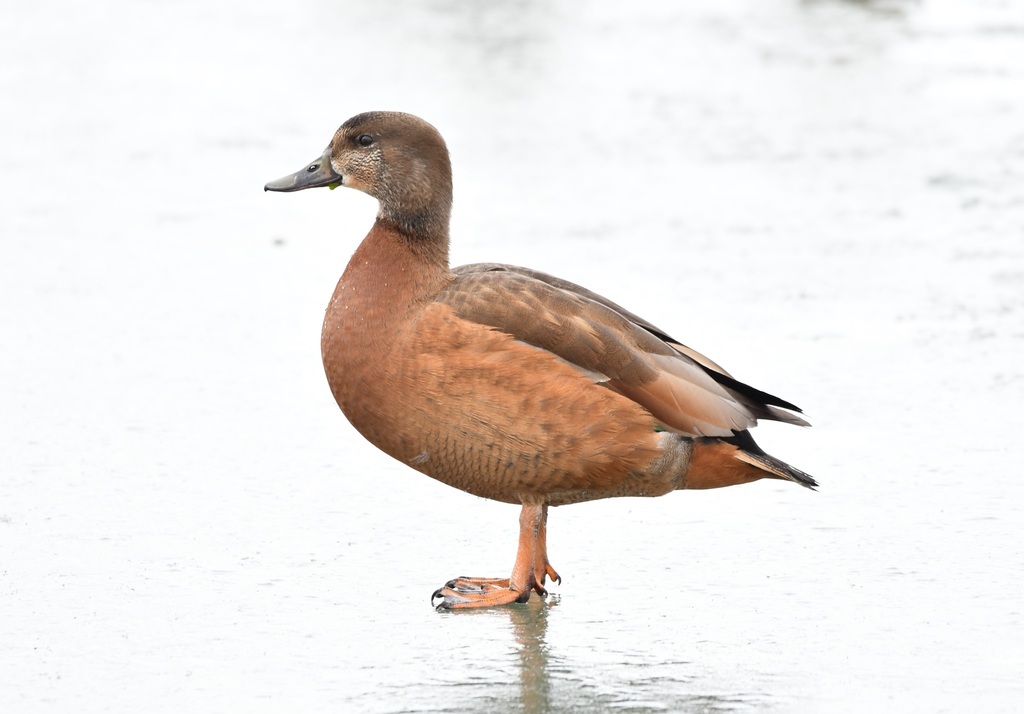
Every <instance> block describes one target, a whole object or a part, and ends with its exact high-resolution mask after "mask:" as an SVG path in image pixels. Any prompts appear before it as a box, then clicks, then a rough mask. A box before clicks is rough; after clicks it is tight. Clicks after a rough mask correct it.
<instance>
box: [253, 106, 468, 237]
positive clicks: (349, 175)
mask: <svg viewBox="0 0 1024 714" xmlns="http://www.w3.org/2000/svg"><path fill="white" fill-rule="evenodd" d="M319 186H327V187H328V188H331V189H334V188H337V187H338V186H348V187H350V188H354V189H358V190H360V191H362V192H364V193H367V194H369V195H371V196H373V197H374V198H376V199H377V200H378V201H379V202H380V211H379V212H378V217H379V218H381V219H384V220H387V221H391V222H393V223H395V224H396V225H397V226H398V227H399V228H400V229H401V230H402V231H403V232H406V233H410V234H413V235H424V236H435V235H443V236H444V237H447V234H448V219H449V216H450V215H451V205H452V169H451V162H450V161H449V159H448V147H447V146H445V143H444V139H442V138H441V134H439V133H438V131H437V129H435V128H434V127H432V126H431V125H430V124H428V123H427V122H425V121H423V120H422V119H420V118H419V117H415V116H413V115H412V114H403V113H401V112H367V113H365V114H359V115H357V116H354V117H352V118H351V119H349V120H348V121H347V122H345V123H344V124H342V125H341V127H340V128H339V129H338V131H336V132H335V134H334V138H333V139H331V143H330V144H328V145H327V149H325V150H324V153H323V155H322V156H320V157H319V158H318V159H316V160H314V161H313V162H312V163H310V164H309V165H308V166H306V167H305V168H302V169H300V170H298V171H296V172H295V173H293V174H290V175H288V176H284V177H283V178H279V179H277V180H276V181H271V182H270V183H268V184H267V185H266V186H264V187H263V188H264V190H265V191H301V190H302V189H305V188H316V187H319Z"/></svg>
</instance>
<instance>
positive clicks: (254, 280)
mask: <svg viewBox="0 0 1024 714" xmlns="http://www.w3.org/2000/svg"><path fill="white" fill-rule="evenodd" d="M0 56H2V62H0V89H2V97H3V110H2V111H0V131H2V138H3V139H2V141H0V169H2V173H0V181H2V183H0V196H2V202H3V209H2V210H0V241H2V242H0V246H2V254H0V305H2V307H0V710H2V711H4V712H22V711H25V712H33V711H54V712H57V711H61V712H67V711H75V712H95V711H146V712H165V711H166V712H182V711H272V712H281V711H308V712H317V711H360V712H404V711H431V712H439V711H472V710H477V711H481V710H487V709H492V710H501V711H516V710H522V711H528V712H541V711H548V710H550V711H580V712H585V711H594V710H600V709H610V710H623V711H632V712H637V711H656V710H667V711H733V710H735V711H764V710H768V711H783V712H788V711H793V712H803V711H807V712H810V711H851V712H863V711H879V710H882V711H885V710H888V711H910V710H913V711H943V710H944V711H965V710H984V711H997V710H1002V711H1013V710H1019V709H1020V708H1021V706H1024V676H1022V673H1024V616H1022V607H1024V605H1022V596H1021V572H1022V567H1024V524H1022V516H1024V513H1022V505H1021V504H1022V496H1024V467H1022V457H1024V447H1022V445H1021V441H1022V438H1021V436H1020V430H1019V425H1018V423H1019V420H1020V413H1021V409H1022V406H1021V404H1022V398H1024V5H1022V4H1021V3H1019V2H1014V1H1012V0H1006V1H1002V2H1001V1H998V0H979V1H976V2H974V1H968V0H962V1H960V2H954V1H953V0H944V1H938V0H935V1H930V0H921V1H920V2H896V1H893V2H839V1H831V2H829V1H824V0H822V1H820V2H797V1H796V0H725V1H723V0H703V1H701V2H678V3H677V2H644V1H636V2H628V3H623V2H583V1H582V0H568V1H566V2H554V1H550V0H549V1H541V0H521V1H519V2H500V3H499V2H482V1H480V2H455V1H454V0H448V1H440V0H429V1H423V0H418V1H415V2H414V1H413V0H407V1H404V2H382V1H379V0H378V1H369V0H364V1H362V2H328V1H327V0H307V1H305V2H294V3H287V2H281V1H280V0H275V1H273V2H270V1H267V0H250V1H248V2H206V1H205V0H204V1H202V2H200V1H198V0H192V1H190V2H173V3H172V2H163V3H161V2H127V1H126V0H110V1H108V2H90V3H72V2H47V1H45V0H43V1H39V2H31V3H28V2H22V3H17V4H15V3H7V4H5V5H4V9H3V10H2V17H0ZM369 109H399V110H405V111H410V112H414V113H416V114H419V115H421V116H423V117H425V118H426V119H428V120H429V121H431V122H432V123H434V124H435V125H436V126H437V127H439V128H440V130H441V131H442V133H443V134H444V135H445V136H446V137H447V139H448V141H449V145H450V148H451V152H452V157H453V161H454V165H455V180H456V207H455V216H454V226H453V235H454V244H453V260H454V261H455V262H457V263H464V262H472V261H480V260H497V261H503V262H512V263H519V264H524V265H529V266H531V267H535V268H539V269H542V270H546V271H549V272H552V273H555V274H558V275H561V276H563V277H565V278H568V279H571V280H575V281H577V282H580V283H583V284H585V285H586V286H588V287H590V288H592V289H594V290H597V291H598V292H601V293H603V294H605V295H607V296H608V297H610V298H612V299H614V300H617V301H619V302H621V303H622V304H624V305H626V306H628V307H630V308H631V309H633V310H635V311H637V312H639V313H641V314H643V315H644V316H645V317H647V318H649V319H650V320H652V321H653V322H655V323H656V324H658V325H661V326H663V327H664V328H665V329H667V330H668V331H670V332H671V333H672V334H673V335H675V336H676V337H677V338H678V339H680V340H682V341H683V342H685V343H687V344H689V345H691V346H693V347H695V348H697V349H699V350H701V351H703V352H705V353H706V354H708V355H709V356H711V357H712V358H713V359H715V360H717V361H720V362H721V363H722V364H723V365H724V366H726V367H727V368H728V369H730V370H731V371H732V372H733V373H734V374H735V375H737V376H738V377H739V378H741V379H743V380H746V381H749V382H750V383H752V384H754V385H756V386H758V387H760V388H763V389H766V390H768V391H771V392H773V393H776V394H779V395H781V396H783V397H785V398H787V399H790V400H793V401H794V402H796V403H797V404H800V405H801V406H803V407H804V408H805V409H806V410H807V412H808V414H809V416H810V418H811V419H812V421H813V422H814V424H815V426H814V428H813V429H810V430H800V429H794V428H791V427H783V426H779V425H764V426H763V427H762V428H759V429H758V430H757V437H758V439H759V440H760V442H761V443H762V444H763V445H764V446H765V447H766V448H768V450H769V451H771V452H772V453H774V454H776V455H778V456H780V457H781V458H784V459H786V460H788V461H790V462H792V463H793V464H795V465H797V466H799V467H800V468H803V469H806V470H807V471H809V472H811V473H813V474H814V475H815V476H817V477H818V478H819V480H820V481H821V483H822V488H821V491H820V492H819V493H817V494H815V493H811V492H809V491H806V490H803V489H800V488H796V487H794V486H791V485H788V484H780V483H777V482H768V483H766V482H762V483H758V484H755V485H751V486H746V487H739V488H734V489H727V490H724V491H716V492H707V493H677V494H672V495H670V496H668V497H666V498H662V499H657V500H620V501H610V502H604V503H595V504H587V505H580V506H574V507H571V508H564V509H556V510H555V511H553V512H552V515H551V523H550V550H551V555H552V560H553V562H554V564H555V565H556V567H557V568H558V570H559V571H560V572H561V573H562V574H563V576H564V577H565V580H564V582H563V584H562V585H561V586H556V587H554V588H553V592H555V593H557V595H556V596H553V597H552V598H550V600H549V603H550V605H549V606H544V605H541V604H540V603H538V602H533V603H531V604H530V605H529V606H526V607H520V608H513V609H506V610H501V611H492V612H484V613H476V614H469V615H465V614H455V615H442V614H437V613H435V612H433V610H431V609H430V606H429V604H428V597H429V595H430V593H431V591H432V590H433V589H434V588H436V587H437V586H438V585H440V584H441V583H443V582H444V581H445V580H446V579H448V578H450V577H452V576H455V575H459V574H470V575H493V576H498V575H502V574H505V573H507V572H508V570H509V569H510V567H511V562H512V557H513V555H514V551H515V541H516V527H517V510H516V509H514V508H512V507H509V506H504V505H499V504H492V503H488V502H485V501H482V500H479V499H476V498H473V497H470V496H467V495H465V494H462V493H459V492H457V491H454V490H451V489H448V488H445V487H443V486H441V485H439V484H436V483H434V482H432V481H430V480H429V479H427V478H425V477H423V476H421V475H419V474H417V473H415V472H413V471H411V470H410V469H408V468H406V467H403V466H402V465H400V464H398V463H394V462H392V461H390V460H389V459H388V458H387V457H384V456H383V455H381V454H379V453H377V452H376V451H375V450H374V449H373V448H372V447H370V446H369V445H367V444H366V443H364V442H363V441H362V440H361V439H360V437H359V436H358V435H357V434H355V432H354V431H353V430H352V429H351V428H350V427H349V426H348V424H347V423H346V422H345V421H344V419H343V417H342V416H341V414H340V413H339V412H338V410H337V408H336V407H335V405H334V403H333V401H332V399H331V397H330V394H329V392H328V390H327V386H326V383H325V380H324V378H323V374H322V369H321V366H320V364H319V359H320V356H319V329H320V319H321V317H322V314H323V313H322V311H323V308H324V306H325V305H326V302H327V299H328V297H329V295H330V293H331V290H332V289H333V286H334V283H335V281H336V279H337V277H338V275H340V273H341V270H342V269H343V267H344V265H345V262H346V261H347V259H348V256H349V255H350V254H351V252H352V251H353V250H354V248H355V246H356V245H357V243H358V241H359V240H360V238H361V237H362V236H363V235H364V233H365V232H366V230H367V229H368V228H369V226H370V223H371V221H372V218H373V214H374V210H375V207H374V203H373V201H372V200H371V199H369V198H367V197H365V196H362V195H359V194H356V193H354V192H349V191H334V192H329V191H318V192H306V193H302V194H297V195H290V196H282V195H271V194H264V193H263V191H262V186H263V183H264V182H265V181H267V180H268V179H272V178H276V177H277V176H280V175H282V174H285V173H289V172H291V171H294V170H296V169H298V168H300V167H301V166H302V165H303V164H304V163H305V162H307V161H309V160H311V159H313V158H314V157H316V156H318V155H319V153H320V151H321V150H322V149H323V147H324V145H325V144H326V143H327V141H328V140H329V139H330V137H331V134H332V133H333V131H334V130H335V128H336V127H337V125H338V124H340V123H341V122H342V121H343V120H344V119H346V118H347V117H349V116H351V115H353V114H355V113H357V112H360V111H365V110H369Z"/></svg>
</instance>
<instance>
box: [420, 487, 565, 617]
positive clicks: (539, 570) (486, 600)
mask: <svg viewBox="0 0 1024 714" xmlns="http://www.w3.org/2000/svg"><path fill="white" fill-rule="evenodd" d="M547 510H548V508H547V506H546V505H544V504H541V503H538V504H529V503H524V504H523V510H522V512H521V513H520V514H519V550H518V552H517V553H516V563H515V565H514V566H513V567H512V577H511V578H466V577H459V578H455V579H454V580H449V581H448V582H447V583H445V586H444V587H443V588H439V589H438V590H436V591H434V594H433V595H432V596H431V603H433V602H434V600H436V599H438V598H440V599H441V602H440V603H439V604H438V605H437V609H438V610H461V609H465V608H472V607H494V606H496V605H508V604H510V603H513V602H526V601H527V600H529V599H530V593H531V592H532V591H533V590H536V591H537V592H538V593H540V594H541V595H547V591H546V590H545V589H544V577H545V576H546V575H550V576H551V577H552V578H554V579H557V578H558V574H557V573H556V572H555V570H554V568H552V567H551V566H550V565H549V564H548V562H547V545H546V543H545V542H544V541H545V536H546V528H545V521H546V520H547Z"/></svg>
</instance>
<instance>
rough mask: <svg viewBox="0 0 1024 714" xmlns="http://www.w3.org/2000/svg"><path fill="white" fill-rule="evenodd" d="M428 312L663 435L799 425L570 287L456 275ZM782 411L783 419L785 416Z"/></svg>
mask: <svg viewBox="0 0 1024 714" xmlns="http://www.w3.org/2000/svg"><path fill="white" fill-rule="evenodd" d="M453 272H454V273H455V279H454V281H453V282H452V283H451V285H450V286H449V287H448V288H447V289H446V290H445V291H443V292H442V293H441V294H439V295H438V297H437V298H436V300H437V302H440V303H443V304H445V305H447V306H448V307H450V308H451V309H452V310H453V311H454V312H455V313H456V314H457V315H458V316H459V317H460V318H462V319H464V320H469V321H471V322H475V323H478V324H481V325H486V326H488V327H491V328H494V329H497V330H500V331H502V332H505V333H507V334H509V335H512V336H513V337H515V338H516V339H517V340H519V341H521V342H524V343H526V344H529V345H532V346H533V347H536V348H538V349H542V350H546V351H548V352H550V353H551V354H552V355H554V356H555V357H557V358H559V359H561V360H562V361H564V362H566V363H568V364H570V365H572V366H573V367H575V368H576V369H577V370H578V371H580V372H581V373H583V374H585V375H587V376H588V377H589V378H590V379H592V380H593V381H594V382H596V383H599V384H602V385H604V386H606V387H608V388H610V389H613V390H615V391H616V392H619V393H620V394H622V395H624V396H626V397H628V398H630V399H632V400H633V401H635V402H637V403H638V404H640V405H642V406H643V407H644V408H646V409H647V410H648V411H650V412H651V414H653V415H654V417H655V418H656V419H657V420H658V421H659V422H660V423H661V424H662V425H663V426H664V427H665V428H666V429H669V430H671V431H675V432H679V433H681V434H686V435H691V436H724V437H728V436H732V435H733V434H734V433H735V432H738V431H743V430H746V429H749V428H750V427H752V426H754V425H755V424H756V423H757V420H758V419H772V420H776V421H783V422H788V423H790V424H800V425H806V424H807V422H806V421H804V420H803V419H801V418H800V417H799V416H796V414H793V413H791V412H799V411H800V409H799V408H798V407H796V406H795V405H793V404H790V403H789V402H786V401H784V400H782V399H779V398H778V397H774V396H772V395H770V394H767V393H766V392H762V391H761V390H759V389H755V388H753V387H751V386H749V385H746V384H743V383H742V382H739V381H737V380H736V379H734V378H733V377H732V376H731V375H729V374H728V373H727V372H726V371H725V370H724V369H722V368H721V367H719V366H718V365H717V364H715V363H714V362H712V361H711V360H710V359H708V358H707V357H704V356H703V355H701V354H700V353H699V352H696V351H695V350H692V349H690V348H688V347H686V346H685V345H683V344H681V343H680V342H678V341H676V340H674V339H672V338H671V337H669V336H668V335H667V334H666V333H665V332H664V331H663V330H660V329H659V328H657V327H655V326H654V325H652V324H651V323H649V322H647V321H646V320H644V319H643V318H641V317H639V316H637V315H634V314H633V313H631V312H629V311H627V310H625V309H623V308H622V307H620V306H619V305H616V304H615V303H614V302H612V301H610V300H608V299H606V298H604V297H602V296H600V295H598V294H596V293H594V292H591V291H590V290H587V289H586V288H582V287H580V286H579V285H575V284H574V283H570V282H568V281H566V280H561V279H560V278H556V277H554V276H551V275H547V274H546V273H541V272H539V271H535V270H529V269H527V268H520V267H516V266H512V265H501V264H497V263H478V264H474V265H464V266H461V267H459V268H455V269H454V271H453ZM787 410H788V411H787Z"/></svg>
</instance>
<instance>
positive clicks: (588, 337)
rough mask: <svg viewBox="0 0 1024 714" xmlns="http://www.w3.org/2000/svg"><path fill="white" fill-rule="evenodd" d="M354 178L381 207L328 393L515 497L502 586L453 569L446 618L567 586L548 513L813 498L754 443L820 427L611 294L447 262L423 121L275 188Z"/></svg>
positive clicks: (437, 168)
mask: <svg viewBox="0 0 1024 714" xmlns="http://www.w3.org/2000/svg"><path fill="white" fill-rule="evenodd" d="M339 186H344V187H346V188H352V189H356V190H358V191H362V192H364V193H366V194H368V195H370V196H372V197H374V198H375V199H377V202H378V211H377V216H376V220H375V221H374V223H373V226H372V227H371V228H370V231H369V233H368V234H367V235H366V237H365V238H363V240H362V242H361V243H360V244H359V246H358V247H357V248H356V250H355V253H354V254H353V255H352V258H351V260H350V261H349V262H348V266H347V267H346V268H345V270H344V272H343V274H342V276H341V279H340V280H339V281H338V284H337V287H336V288H335V290H334V294H333V295H332V297H331V300H330V303H329V304H328V306H327V310H326V312H325V315H324V322H323V330H322V333H321V352H322V356H323V365H324V371H325V373H326V376H327V382H328V384H329V386H330V389H331V393H332V394H333V396H334V399H335V401H336V402H337V404H338V406H339V407H340V408H341V411H342V412H343V413H344V415H345V417H346V418H347V419H348V421H349V422H350V423H351V425H352V426H353V427H355V429H356V431H358V432H359V433H360V434H361V435H362V436H363V437H364V438H365V439H366V440H367V441H369V442H370V443H371V444H373V445H374V446H376V447H377V448H378V449H380V450H381V451H383V452H384V453H386V454H388V455H389V456H391V457H393V458H394V459H396V460H398V461H400V462H402V463H403V464H406V465H407V466H409V467H411V468H413V469H415V470H416V471H419V472H420V473H423V474H425V475H427V476H430V477H431V478H433V479H436V480H438V481H440V482H441V483H444V484H447V485H448V486H452V487H454V488H457V489H460V490H462V491H465V492H467V493H469V494H472V495H475V496H479V497H482V498H486V499H492V500H495V501H499V502H503V503H508V504H513V505H517V506H519V507H520V508H521V510H520V515H519V541H518V549H517V552H516V558H515V562H514V564H513V567H512V572H511V574H510V575H509V576H508V577H507V578H501V577H469V576H460V577H456V578H453V579H450V580H448V581H447V582H446V583H445V584H444V585H443V586H442V587H440V588H438V589H437V590H435V591H434V592H433V594H432V596H431V604H432V605H434V606H435V607H436V609H438V610H442V611H446V610H464V609H475V608H483V607H495V606H503V605H512V604H514V603H525V602H526V601H528V600H529V598H530V596H531V594H532V593H537V594H538V595H539V596H541V597H544V596H546V595H547V589H546V587H545V585H546V583H547V582H548V580H551V581H552V582H556V583H558V584H559V585H560V584H561V577H560V576H559V574H558V572H557V571H556V570H555V569H554V567H553V566H552V565H551V562H550V561H549V559H548V548H547V518H548V511H549V509H550V508H553V507H557V506H564V505H570V504H574V503H581V502H586V501H593V500H596V499H604V498H619V497H627V496H631V497H632V496H646V497H655V496H663V495H666V494H668V493H670V492H672V491H678V490H685V489H709V488H722V487H726V486H734V485H738V484H744V483H750V482H753V481H758V480H760V479H763V478H768V479H776V480H782V481H789V482H792V483H796V484H799V485H801V486H804V487H807V488H810V489H815V488H816V487H817V486H818V484H817V482H816V481H815V479H814V478H813V477H812V476H810V475H809V474H807V473H804V472H803V471H800V470H798V469H796V468H794V467H792V466H790V465H789V464H787V463H785V462H783V461H781V460H779V459H777V458H775V457H773V456H770V455H769V454H767V453H766V452H765V451H763V450H762V449H761V448H760V447H759V446H758V445H757V444H756V443H755V442H754V439H753V437H752V436H751V435H750V431H749V430H750V429H751V428H752V427H754V426H755V425H756V424H757V421H758V420H759V419H765V420H773V421H778V422H784V423H787V424H794V425H799V426H808V422H807V421H805V419H804V418H803V417H802V416H800V414H802V411H801V410H800V409H799V408H798V407H797V406H795V405H794V404H791V403H790V402H787V401H784V400H782V399H780V398H778V397H775V396H772V395H771V394H768V393H767V392H763V391H761V390H759V389H756V388H755V387H751V386H749V385H747V384H745V383H743V382H741V381H739V380H737V379H736V378H734V377H733V376H732V375H731V374H729V372H727V371H726V370H725V369H723V368H722V367H721V366H719V365H718V364H717V363H715V362H713V361H712V360H710V359H708V358H707V357H705V356H704V355H702V354H700V353H699V352H697V351H695V350H693V349H691V348H689V347H687V346H685V345H684V344H682V343H681V342H679V341H678V340H676V339H674V338H672V337H671V336H669V334H668V333H667V332H665V331H664V330H662V329H660V328H659V327H656V326H655V325H653V324H651V323H650V322H648V321H647V320H645V319H643V318H642V317H639V316H638V315H636V314H634V313H632V312H630V311H628V310H626V309H625V308H623V307H621V306H619V305H618V304H616V303H614V302H612V301H611V300H609V299H607V298H605V297H602V296H601V295H599V294H597V293H595V292H592V291H590V290H588V289H586V288H584V287H581V286H579V285H576V284H574V283H572V282H569V281H567V280H563V279H560V278H557V277H554V276H552V275H549V274H547V273H543V272H540V271H538V270H532V269H529V268H522V267H518V266H514V265H505V264H500V263H477V264H472V265H464V266H461V267H456V268H452V267H451V266H450V265H449V260H448V255H449V242H450V236H449V225H450V217H451V210H452V167H451V161H450V158H449V153H448V148H447V145H446V144H445V141H444V139H443V138H442V136H441V134H440V133H439V132H438V130H437V129H435V128H434V127H433V126H432V125H431V124H429V123H427V122H426V121H424V120H423V119H420V118H419V117H417V116H414V115H412V114H406V113H402V112H391V111H374V112H367V113H363V114H359V115H357V116H354V117H352V118H351V119H349V120H348V121H346V122H345V123H344V124H342V125H341V127H340V128H339V129H338V130H337V131H336V132H335V134H334V136H333V137H332V139H331V141H330V143H329V144H328V145H327V148H326V150H325V151H324V152H323V154H322V155H321V156H320V157H319V158H317V159H315V160H314V161H312V162H311V163H309V164H308V165H306V166H305V167H303V168H302V169H300V170H299V171H296V172H295V173H293V174H289V175H288V176H285V177H283V178H280V179H277V180H275V181H271V182H269V183H267V184H266V185H265V187H264V190H265V191H278V192H291V191H302V190H306V189H311V188H317V187H327V188H330V189H334V188H337V187H339Z"/></svg>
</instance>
